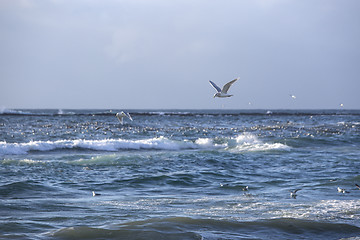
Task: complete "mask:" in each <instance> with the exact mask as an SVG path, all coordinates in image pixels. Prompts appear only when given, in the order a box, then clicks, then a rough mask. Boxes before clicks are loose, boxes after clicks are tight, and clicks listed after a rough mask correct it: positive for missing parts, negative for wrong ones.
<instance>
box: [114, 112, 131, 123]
mask: <svg viewBox="0 0 360 240" xmlns="http://www.w3.org/2000/svg"><path fill="white" fill-rule="evenodd" d="M116 117H117V119H119V122H120V123H121V124H124V121H123V118H124V117H127V118H129V119H130V120H131V121H132V120H133V119H132V117H131V116H130V114H129V113H127V112H124V111H122V112H119V113H117V114H116Z"/></svg>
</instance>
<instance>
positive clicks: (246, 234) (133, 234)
mask: <svg viewBox="0 0 360 240" xmlns="http://www.w3.org/2000/svg"><path fill="white" fill-rule="evenodd" d="M359 233H360V228H358V227H356V226H353V225H348V224H333V223H326V222H318V221H309V220H301V219H292V218H278V219H268V220H257V221H243V222H239V221H227V220H213V219H194V218H187V217H169V218H159V219H149V220H143V221H135V222H126V223H123V224H119V225H114V226H111V228H103V227H101V228H98V227H87V226H80V227H68V228H62V229H59V230H58V231H56V232H53V233H50V234H49V235H50V236H52V237H55V238H61V239H63V238H66V239H75V238H76V239H100V238H101V239H103V238H106V239H194V240H195V239H298V238H301V239H339V238H341V237H353V236H358V234H359Z"/></svg>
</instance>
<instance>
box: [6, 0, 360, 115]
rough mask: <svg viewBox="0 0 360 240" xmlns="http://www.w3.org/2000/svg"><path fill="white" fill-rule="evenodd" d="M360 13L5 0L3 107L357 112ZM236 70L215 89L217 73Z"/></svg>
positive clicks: (248, 3)
mask: <svg viewBox="0 0 360 240" xmlns="http://www.w3.org/2000/svg"><path fill="white" fill-rule="evenodd" d="M359 13H360V1H358V0H346V1H341V0H224V1H220V0H172V1H169V0H105V1H96V0H76V1H72V0H47V1H45V0H0V108H2V109H15V108H22V109H23V108H56V109H221V108H224V109H338V108H345V109H360V94H359V90H360V14H359ZM236 77H240V80H238V81H237V82H235V83H234V84H233V86H232V87H231V88H230V90H229V93H231V94H233V95H234V96H233V97H231V98H226V99H219V98H215V99H214V98H213V95H214V93H215V90H214V89H213V88H212V87H211V85H210V84H209V80H211V81H213V82H215V83H217V84H218V85H219V86H222V85H224V84H225V83H226V82H228V81H230V80H232V79H234V78H236ZM290 95H295V96H296V98H292V97H291V96H290ZM341 104H343V105H342V106H341Z"/></svg>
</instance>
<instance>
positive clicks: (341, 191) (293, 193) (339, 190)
mask: <svg viewBox="0 0 360 240" xmlns="http://www.w3.org/2000/svg"><path fill="white" fill-rule="evenodd" d="M229 186H230V185H229V184H223V183H220V187H229ZM355 186H356V188H357V190H360V185H359V184H356V183H355ZM242 190H243V191H248V190H249V186H245V187H242ZM300 190H301V189H300V188H298V189H295V190H293V191H290V197H291V198H293V199H296V197H297V192H298V191H300ZM337 190H338V192H339V193H350V192H349V191H347V190H346V189H344V188H340V187H338V188H337ZM244 195H245V196H252V195H251V194H249V193H244Z"/></svg>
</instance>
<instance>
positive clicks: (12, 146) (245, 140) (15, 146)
mask: <svg viewBox="0 0 360 240" xmlns="http://www.w3.org/2000/svg"><path fill="white" fill-rule="evenodd" d="M66 149H68V150H69V149H73V150H93V151H110V152H115V151H120V150H186V149H215V150H216V149H224V150H230V151H235V152H236V151H238V152H244V151H268V150H288V149H290V147H288V146H286V145H284V144H282V143H264V142H263V141H261V140H259V139H258V138H257V137H256V136H255V135H252V134H249V133H244V134H242V135H239V136H237V137H235V138H225V139H223V140H222V142H221V143H217V142H216V140H215V139H211V138H199V139H197V140H195V141H191V140H186V139H185V140H171V139H168V138H166V137H156V138H149V139H142V140H126V139H103V140H85V139H76V140H56V141H30V142H27V143H7V142H0V155H20V154H27V153H29V152H32V151H41V152H47V151H54V150H66Z"/></svg>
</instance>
